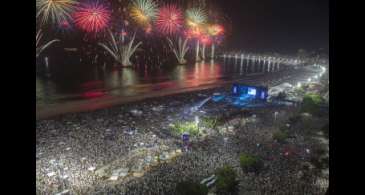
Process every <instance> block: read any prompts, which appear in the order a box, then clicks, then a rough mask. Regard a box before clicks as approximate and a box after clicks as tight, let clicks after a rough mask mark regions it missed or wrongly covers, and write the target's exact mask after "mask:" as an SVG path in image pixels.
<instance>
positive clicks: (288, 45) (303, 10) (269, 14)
mask: <svg viewBox="0 0 365 195" xmlns="http://www.w3.org/2000/svg"><path fill="white" fill-rule="evenodd" d="M216 3H217V4H218V5H219V7H220V8H221V9H222V11H223V12H224V13H225V14H226V15H227V17H228V18H230V20H231V22H232V31H231V34H230V36H228V38H227V40H226V41H227V42H226V44H227V46H228V47H229V48H232V49H242V50H247V51H252V52H278V53H285V54H292V53H295V52H296V51H297V50H298V49H300V48H303V49H306V50H309V51H311V50H317V49H319V48H323V49H324V51H325V52H328V47H329V46H328V44H329V43H328V41H329V40H328V39H329V0H216Z"/></svg>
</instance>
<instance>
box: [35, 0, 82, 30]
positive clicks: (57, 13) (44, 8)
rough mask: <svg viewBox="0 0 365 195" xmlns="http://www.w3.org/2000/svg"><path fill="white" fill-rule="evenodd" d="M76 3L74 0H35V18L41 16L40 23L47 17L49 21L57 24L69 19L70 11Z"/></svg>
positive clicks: (44, 21) (45, 20)
mask: <svg viewBox="0 0 365 195" xmlns="http://www.w3.org/2000/svg"><path fill="white" fill-rule="evenodd" d="M77 4H78V3H77V1H75V0H37V2H36V6H37V9H38V12H37V18H38V17H41V22H42V24H44V23H46V22H47V21H48V20H49V19H51V23H53V24H59V23H60V22H61V21H64V20H70V19H71V12H72V11H73V10H74V8H75V6H76V5H77Z"/></svg>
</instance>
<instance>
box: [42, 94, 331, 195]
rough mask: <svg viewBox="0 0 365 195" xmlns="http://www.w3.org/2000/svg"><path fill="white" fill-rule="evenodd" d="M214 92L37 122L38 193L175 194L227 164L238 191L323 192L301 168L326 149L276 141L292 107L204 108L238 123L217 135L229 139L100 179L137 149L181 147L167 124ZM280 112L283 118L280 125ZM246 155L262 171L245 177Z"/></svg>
mask: <svg viewBox="0 0 365 195" xmlns="http://www.w3.org/2000/svg"><path fill="white" fill-rule="evenodd" d="M216 90H217V89H212V90H205V91H201V92H198V93H188V94H183V95H176V96H170V97H164V98H160V99H152V100H148V101H144V102H142V103H141V102H140V103H134V104H127V105H123V106H116V107H113V108H108V109H103V110H98V111H94V112H89V113H79V114H68V115H65V116H62V117H59V118H54V119H52V120H40V121H37V129H36V131H37V132H36V134H37V137H36V141H37V145H36V146H37V153H36V156H37V162H36V166H37V167H36V181H37V183H36V187H37V194H56V193H60V192H62V191H65V190H69V191H68V192H69V193H70V194H128V195H129V194H136V195H139V194H141V195H142V194H143V195H146V194H156V195H157V194H159V195H160V194H161V195H162V194H175V187H176V184H177V183H178V182H180V181H183V180H193V181H196V182H200V181H201V180H202V179H204V178H206V177H209V176H211V175H212V174H214V171H215V170H216V169H217V168H219V167H222V166H223V165H225V164H228V165H230V166H232V167H233V168H234V169H235V170H236V171H237V173H238V180H239V189H240V192H247V193H250V192H251V193H255V194H324V193H325V191H326V188H327V186H328V183H326V182H328V178H325V179H322V180H320V178H321V177H320V176H319V175H318V174H315V172H314V169H310V170H309V172H308V171H307V172H305V169H303V162H307V161H309V159H310V152H308V150H314V148H315V147H320V146H319V145H320V144H319V143H317V142H316V140H315V139H305V138H304V135H303V132H301V131H295V130H293V135H294V136H293V137H291V138H290V139H289V140H288V143H287V144H280V143H276V142H275V141H274V140H273V139H272V134H273V132H275V130H277V129H278V127H279V126H281V125H283V124H285V122H286V121H287V119H288V117H290V116H291V115H290V113H292V112H293V111H292V110H291V109H290V108H281V109H280V110H274V108H266V109H261V110H259V111H252V112H250V113H247V114H245V115H243V114H240V115H233V114H232V115H230V114H229V113H235V112H237V109H235V108H232V107H229V106H226V105H224V106H223V105H222V106H218V105H216V106H205V107H202V108H201V110H200V111H199V112H201V113H205V114H206V115H208V116H217V115H219V114H222V113H224V114H225V115H227V116H232V117H228V118H227V119H226V121H225V124H224V125H223V126H219V127H217V128H223V127H224V126H232V127H234V129H233V131H229V132H224V133H223V134H220V133H217V132H216V133H214V131H213V133H211V134H210V135H209V136H208V137H206V138H205V139H204V140H200V141H194V142H192V143H191V146H190V148H189V150H188V151H187V152H183V154H182V155H181V156H179V157H177V158H176V159H174V160H172V161H171V162H161V163H159V164H158V165H157V166H155V167H153V168H152V169H151V170H149V171H147V172H146V173H145V174H144V176H143V177H140V178H137V177H135V178H128V179H125V180H124V179H120V180H118V182H111V181H108V180H107V179H108V178H107V177H108V176H110V174H109V175H108V174H105V177H103V176H100V174H98V173H100V172H101V171H100V170H101V169H102V168H103V167H105V166H108V165H110V164H113V162H116V161H118V160H119V159H122V158H127V157H128V155H129V154H130V153H131V151H133V150H135V149H138V148H143V147H144V148H146V147H147V148H148V147H154V146H161V145H165V146H167V147H169V148H170V149H178V148H181V147H182V141H181V138H180V137H176V136H173V135H172V134H171V132H170V131H169V125H170V124H171V123H173V122H174V121H176V120H189V119H190V118H191V115H189V114H187V112H186V110H187V109H188V108H189V107H191V106H194V104H195V103H196V102H199V101H201V100H202V98H203V97H207V96H209V95H210V94H212V93H213V92H214V91H216ZM219 90H229V89H228V88H222V89H219ZM203 99H204V98H203ZM208 105H209V103H208ZM136 110H137V111H138V112H136ZM277 111H279V114H278V115H277V116H276V117H275V120H274V117H273V116H274V112H277ZM136 113H137V114H136ZM224 129H230V128H224ZM240 153H250V154H254V155H257V156H259V157H260V158H262V159H263V161H264V167H263V169H262V170H261V171H260V172H259V173H245V172H243V171H242V170H241V169H240V167H239V166H240V164H239V154H240ZM303 172H305V174H304V173H303ZM303 174H304V175H305V176H303ZM321 182H322V184H321V185H323V186H325V187H320V185H319V184H318V183H321ZM323 182H324V183H323ZM326 185H327V186H326ZM65 192H67V191H65Z"/></svg>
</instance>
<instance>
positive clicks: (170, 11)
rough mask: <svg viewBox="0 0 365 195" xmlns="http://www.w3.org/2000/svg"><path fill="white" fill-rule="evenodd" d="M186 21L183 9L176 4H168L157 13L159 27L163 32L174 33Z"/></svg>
mask: <svg viewBox="0 0 365 195" xmlns="http://www.w3.org/2000/svg"><path fill="white" fill-rule="evenodd" d="M183 22H184V19H183V14H182V11H181V10H180V9H179V8H178V7H177V6H176V5H166V6H164V7H162V8H160V10H159V12H158V14H157V20H156V25H157V29H158V30H159V31H160V32H161V33H163V34H174V33H176V32H177V31H178V30H180V28H181V27H182V25H183Z"/></svg>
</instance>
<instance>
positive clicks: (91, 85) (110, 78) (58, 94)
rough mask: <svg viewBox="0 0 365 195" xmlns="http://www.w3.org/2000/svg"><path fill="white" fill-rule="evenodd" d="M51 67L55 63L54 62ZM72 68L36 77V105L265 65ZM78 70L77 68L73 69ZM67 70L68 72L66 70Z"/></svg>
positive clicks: (146, 89)
mask: <svg viewBox="0 0 365 195" xmlns="http://www.w3.org/2000/svg"><path fill="white" fill-rule="evenodd" d="M54 66H55V65H54ZM73 68H74V69H76V70H73V69H72V70H71V69H65V70H63V69H61V68H59V69H58V70H57V71H53V72H52V71H51V77H50V78H45V77H42V76H41V75H38V76H37V77H36V96H37V104H50V103H57V102H64V101H73V100H79V99H85V98H97V97H100V96H134V95H143V94H146V93H152V92H154V91H159V90H165V89H180V88H194V87H199V86H202V85H206V84H215V83H219V82H222V81H229V80H233V79H238V78H244V77H245V75H249V74H252V73H265V72H267V70H268V65H267V64H266V65H258V64H254V63H252V62H247V61H246V62H244V61H240V60H238V61H237V62H236V61H231V62H229V61H227V62H226V63H223V62H213V61H208V62H199V63H195V64H188V65H176V66H172V67H165V68H150V67H146V66H141V67H139V66H137V67H136V68H123V69H116V68H110V69H105V70H103V69H100V68H98V67H97V66H96V65H90V66H81V67H77V66H75V67H73ZM77 69H80V70H77ZM67 71H69V72H67Z"/></svg>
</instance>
